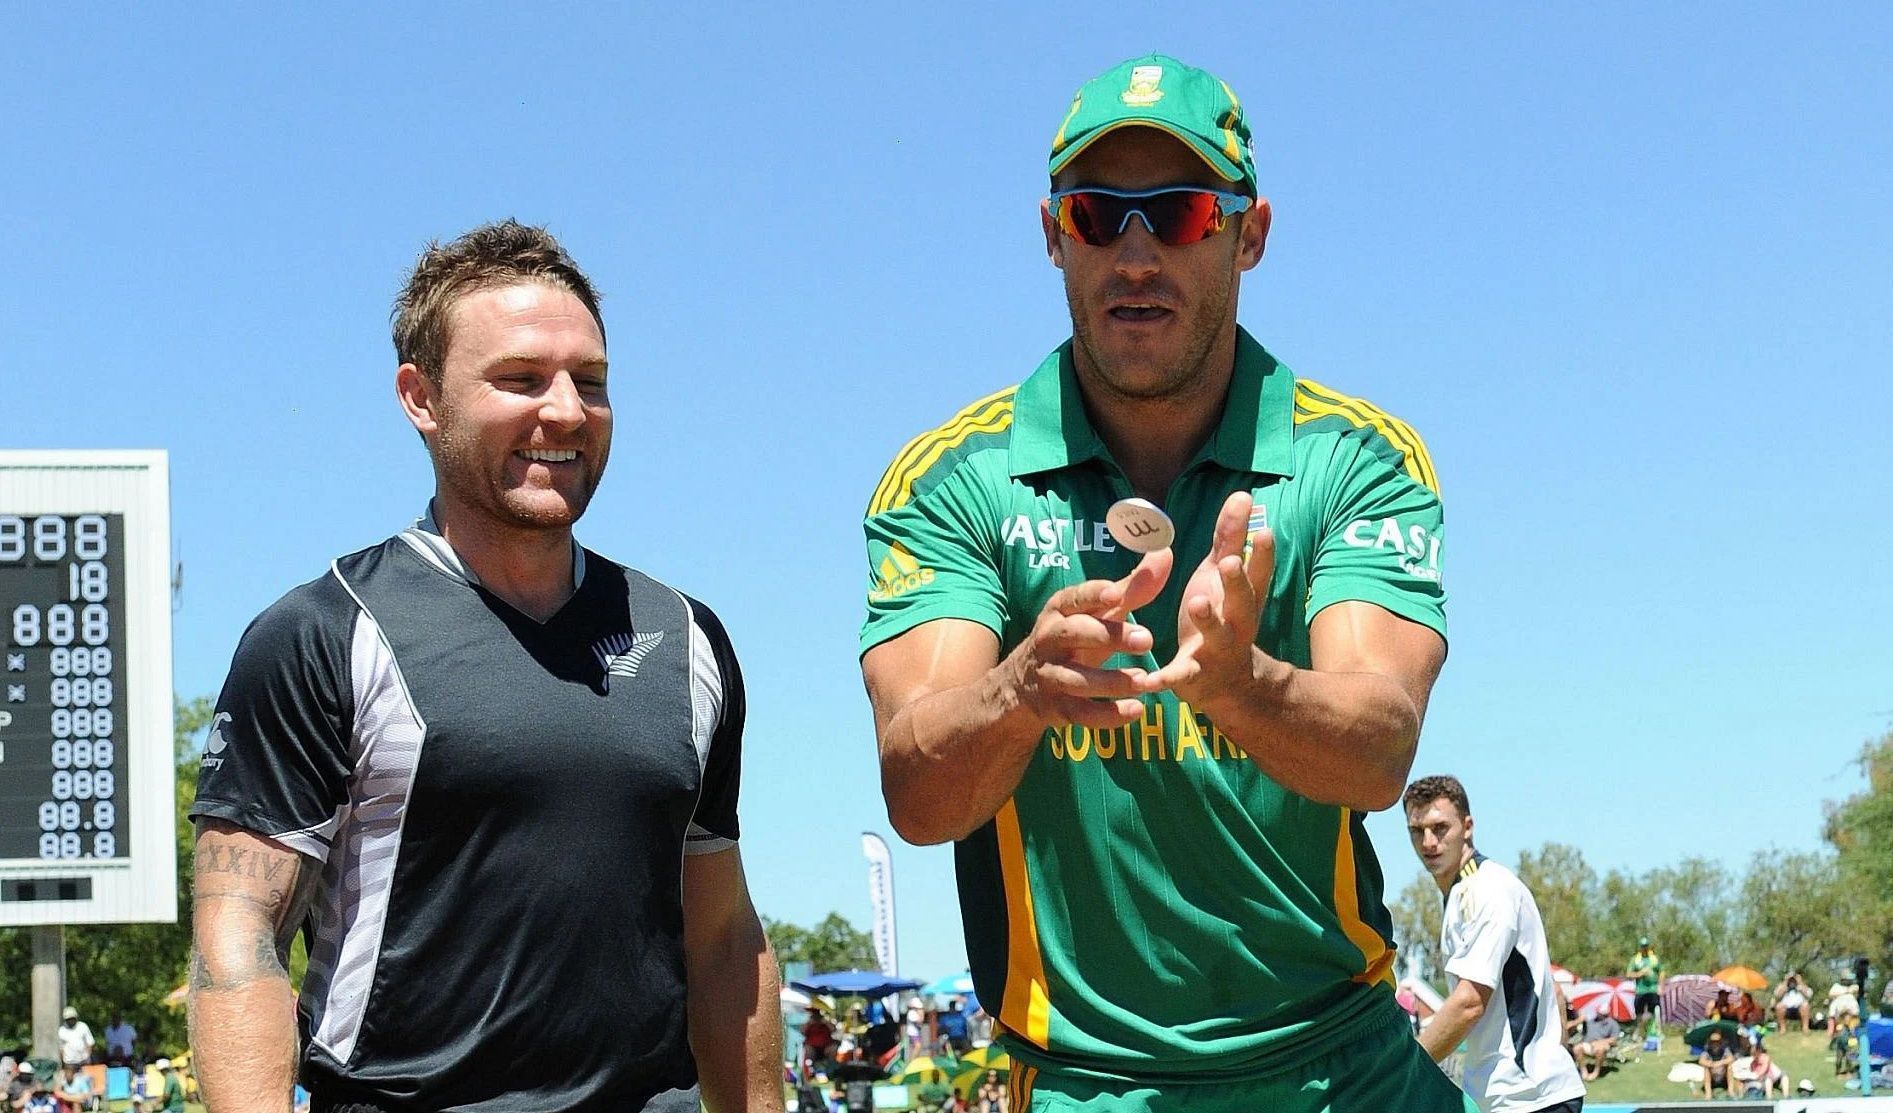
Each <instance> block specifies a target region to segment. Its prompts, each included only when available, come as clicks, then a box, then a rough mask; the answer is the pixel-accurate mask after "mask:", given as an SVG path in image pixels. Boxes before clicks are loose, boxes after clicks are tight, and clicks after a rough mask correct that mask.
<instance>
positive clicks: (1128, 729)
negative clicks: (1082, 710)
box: [1044, 702, 1249, 762]
mask: <svg viewBox="0 0 1893 1113" xmlns="http://www.w3.org/2000/svg"><path fill="white" fill-rule="evenodd" d="M1176 710H1177V715H1176V722H1175V723H1174V724H1173V725H1174V727H1175V735H1176V736H1175V737H1174V738H1172V737H1171V736H1170V732H1169V731H1166V730H1165V729H1164V727H1165V723H1164V718H1165V705H1164V704H1162V703H1155V702H1149V703H1145V704H1144V714H1143V717H1142V718H1141V719H1139V720H1137V721H1136V722H1134V723H1126V724H1124V725H1123V726H1121V727H1117V728H1115V729H1112V730H1094V729H1093V728H1091V727H1084V726H1077V725H1075V724H1071V723H1067V724H1066V725H1064V726H1060V727H1052V728H1050V729H1048V730H1047V731H1046V732H1045V736H1044V741H1045V743H1046V744H1047V745H1049V746H1050V747H1051V751H1052V758H1053V760H1056V761H1073V762H1082V761H1089V760H1092V759H1096V760H1098V761H1184V760H1186V759H1187V760H1190V761H1223V760H1239V761H1247V760H1248V758H1249V755H1248V753H1246V752H1245V751H1244V750H1243V749H1242V748H1241V747H1239V746H1237V745H1236V744H1235V742H1234V741H1232V740H1231V739H1230V737H1229V736H1228V735H1226V734H1224V733H1223V732H1222V731H1220V730H1217V729H1216V726H1215V724H1213V723H1211V722H1210V721H1209V717H1208V716H1206V715H1202V714H1199V713H1198V712H1196V711H1194V710H1192V709H1191V708H1190V705H1189V704H1187V703H1178V704H1177V707H1176Z"/></svg>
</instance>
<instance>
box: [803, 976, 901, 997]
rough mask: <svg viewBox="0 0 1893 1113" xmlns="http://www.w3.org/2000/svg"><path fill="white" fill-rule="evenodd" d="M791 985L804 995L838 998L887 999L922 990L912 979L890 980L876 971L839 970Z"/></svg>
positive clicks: (810, 977) (807, 978)
mask: <svg viewBox="0 0 1893 1113" xmlns="http://www.w3.org/2000/svg"><path fill="white" fill-rule="evenodd" d="M789 985H790V986H791V987H792V988H795V989H799V990H801V991H802V992H804V993H825V994H831V995H833V996H836V997H886V996H887V995H888V994H890V993H902V992H905V991H907V990H910V989H919V988H920V983H919V982H917V981H915V980H914V979H912V978H890V977H888V976H887V975H886V974H882V973H880V972H878V971H874V970H837V971H835V972H834V973H832V974H810V975H809V976H808V977H806V978H803V979H802V980H800V981H795V982H790V983H789Z"/></svg>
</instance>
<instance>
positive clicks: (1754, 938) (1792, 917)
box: [1742, 850, 1865, 979]
mask: <svg viewBox="0 0 1893 1113" xmlns="http://www.w3.org/2000/svg"><path fill="white" fill-rule="evenodd" d="M1858 903H1859V902H1858V900H1857V896H1856V894H1854V893H1853V892H1851V891H1850V887H1849V886H1848V884H1847V882H1846V879H1845V878H1843V877H1842V876H1841V871H1840V863H1839V861H1838V860H1837V858H1836V857H1835V856H1834V855H1833V854H1832V853H1819V852H1815V853H1805V852H1803V853H1789V852H1785V851H1779V850H1765V851H1762V852H1761V853H1759V854H1757V855H1756V856H1755V860H1754V862H1753V863H1751V864H1750V865H1749V870H1748V877H1747V878H1746V879H1744V880H1743V882H1742V907H1743V908H1744V909H1745V910H1746V913H1747V918H1748V930H1747V937H1748V947H1749V950H1748V955H1747V957H1745V958H1743V959H1742V961H1744V962H1746V963H1748V964H1749V965H1750V966H1754V967H1755V968H1757V969H1759V970H1764V971H1767V972H1768V973H1769V975H1770V976H1771V977H1773V978H1776V979H1779V978H1781V977H1782V976H1783V975H1785V974H1786V973H1787V972H1788V971H1790V970H1799V971H1803V972H1806V971H1809V970H1813V969H1823V970H1824V969H1826V968H1828V967H1831V966H1832V965H1833V964H1834V963H1836V962H1840V961H1844V960H1847V959H1850V958H1852V957H1853V955H1854V953H1855V952H1856V951H1857V950H1859V942H1858V940H1859V938H1860V934H1861V933H1860V931H1859V926H1858V925H1859V924H1861V923H1862V922H1863V921H1864V918H1865V917H1864V915H1863V912H1862V910H1861V909H1860V908H1858V907H1857V905H1858Z"/></svg>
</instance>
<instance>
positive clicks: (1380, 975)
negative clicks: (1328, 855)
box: [1334, 808, 1394, 985]
mask: <svg viewBox="0 0 1893 1113" xmlns="http://www.w3.org/2000/svg"><path fill="white" fill-rule="evenodd" d="M1358 869H1359V867H1358V866H1357V865H1356V864H1355V862H1354V812H1353V811H1352V810H1351V809H1348V808H1342V809H1341V831H1340V834H1338V835H1336V836H1335V840H1334V914H1335V916H1336V917H1337V918H1339V919H1340V921H1341V933H1342V934H1343V935H1346V936H1347V941H1348V942H1350V943H1352V944H1354V945H1355V946H1356V947H1359V948H1360V951H1361V959H1362V966H1361V972H1360V973H1358V974H1356V975H1354V980H1355V981H1357V982H1364V983H1369V984H1371V983H1373V982H1386V983H1388V984H1389V985H1391V984H1393V980H1394V977H1393V959H1394V951H1393V948H1392V947H1389V946H1388V945H1387V941H1386V940H1385V939H1382V938H1381V937H1380V933H1379V932H1377V931H1375V930H1374V929H1373V928H1372V927H1371V926H1369V924H1368V923H1367V921H1366V920H1363V919H1362V918H1361V891H1360V879H1359V874H1358V872H1357V871H1358Z"/></svg>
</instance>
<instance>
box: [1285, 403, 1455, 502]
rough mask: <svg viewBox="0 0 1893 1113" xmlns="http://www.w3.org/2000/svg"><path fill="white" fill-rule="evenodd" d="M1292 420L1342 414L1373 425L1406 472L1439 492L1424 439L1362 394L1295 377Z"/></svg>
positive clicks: (1361, 425)
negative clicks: (1360, 396)
mask: <svg viewBox="0 0 1893 1113" xmlns="http://www.w3.org/2000/svg"><path fill="white" fill-rule="evenodd" d="M1295 407H1296V413H1295V424H1297V425H1300V424H1303V423H1304V422H1309V421H1313V420H1314V419H1315V418H1318V417H1328V416H1335V417H1343V418H1346V419H1347V420H1348V421H1349V422H1351V423H1352V424H1353V425H1354V427H1355V428H1357V429H1365V428H1369V427H1371V428H1373V430H1374V431H1375V432H1377V433H1379V434H1380V435H1381V436H1382V437H1385V438H1386V440H1387V443H1388V444H1391V445H1393V446H1394V448H1396V449H1398V450H1399V451H1400V454H1401V456H1402V457H1403V458H1404V464H1405V466H1406V471H1407V474H1408V475H1410V476H1412V477H1413V479H1414V480H1415V481H1416V482H1418V483H1420V484H1422V485H1423V486H1425V487H1427V488H1428V489H1430V490H1431V491H1432V492H1433V493H1434V494H1439V475H1438V474H1437V473H1436V472H1434V470H1433V457H1432V456H1431V455H1430V454H1428V452H1427V451H1426V443H1425V442H1424V441H1422V440H1420V435H1419V434H1418V433H1416V432H1414V431H1413V427H1412V426H1410V425H1408V424H1407V423H1406V422H1404V421H1401V420H1400V419H1399V418H1397V417H1394V416H1393V415H1391V414H1389V413H1387V411H1385V410H1383V409H1381V408H1380V407H1378V406H1376V405H1374V404H1373V403H1372V402H1369V401H1367V400H1365V399H1362V398H1352V397H1349V396H1348V395H1345V394H1342V393H1341V392H1340V391H1338V390H1333V389H1330V388H1329V387H1325V386H1322V385H1321V384H1320V383H1318V382H1315V381H1314V380H1312V379H1296V380H1295Z"/></svg>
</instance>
